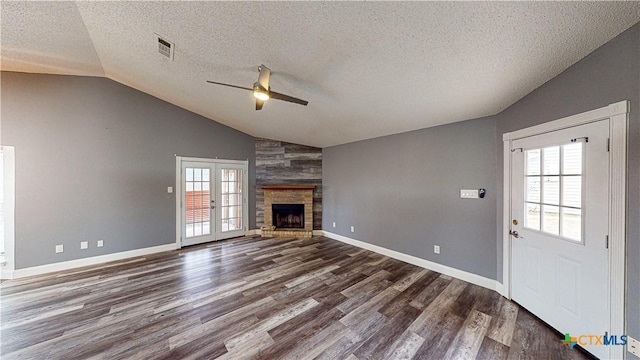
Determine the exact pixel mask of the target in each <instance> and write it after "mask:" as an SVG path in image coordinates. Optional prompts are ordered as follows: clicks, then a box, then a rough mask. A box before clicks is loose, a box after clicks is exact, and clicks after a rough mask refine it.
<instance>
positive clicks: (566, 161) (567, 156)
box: [562, 143, 582, 175]
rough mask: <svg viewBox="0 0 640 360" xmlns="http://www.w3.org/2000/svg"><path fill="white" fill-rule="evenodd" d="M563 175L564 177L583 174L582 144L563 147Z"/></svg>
mask: <svg viewBox="0 0 640 360" xmlns="http://www.w3.org/2000/svg"><path fill="white" fill-rule="evenodd" d="M562 151H563V155H562V173H563V174H564V175H579V174H582V143H573V144H569V145H564V146H562Z"/></svg>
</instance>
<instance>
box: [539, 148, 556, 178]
mask: <svg viewBox="0 0 640 360" xmlns="http://www.w3.org/2000/svg"><path fill="white" fill-rule="evenodd" d="M542 154H543V156H544V160H543V161H544V163H543V164H542V168H543V169H544V174H545V175H559V174H560V146H552V147H548V148H544V149H543V153H542Z"/></svg>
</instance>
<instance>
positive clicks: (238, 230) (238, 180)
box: [179, 159, 248, 246]
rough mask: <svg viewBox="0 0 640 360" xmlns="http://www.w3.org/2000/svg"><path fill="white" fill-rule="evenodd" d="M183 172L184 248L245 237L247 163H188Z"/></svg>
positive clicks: (182, 235)
mask: <svg viewBox="0 0 640 360" xmlns="http://www.w3.org/2000/svg"><path fill="white" fill-rule="evenodd" d="M180 171H181V174H180V175H181V176H180V179H181V180H180V186H179V189H180V197H181V201H180V213H181V214H180V215H181V216H180V227H181V233H180V234H181V235H180V238H181V246H189V245H195V244H201V243H205V242H210V241H215V240H222V239H227V238H231V237H235V236H242V235H244V230H245V227H246V223H247V220H248V209H247V199H246V196H247V192H246V185H247V164H246V162H233V161H219V160H207V159H201V160H200V159H199V160H188V161H186V160H185V161H181V162H180Z"/></svg>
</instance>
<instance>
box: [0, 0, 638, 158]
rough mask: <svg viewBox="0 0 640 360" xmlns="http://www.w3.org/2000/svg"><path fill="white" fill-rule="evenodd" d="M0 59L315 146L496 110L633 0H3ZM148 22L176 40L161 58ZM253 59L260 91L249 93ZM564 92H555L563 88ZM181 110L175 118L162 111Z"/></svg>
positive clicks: (602, 30) (633, 12) (610, 33)
mask: <svg viewBox="0 0 640 360" xmlns="http://www.w3.org/2000/svg"><path fill="white" fill-rule="evenodd" d="M1 6H2V7H1V10H0V11H1V13H0V20H1V30H2V33H1V35H0V40H1V69H2V70H7V71H21V72H34V73H50V74H67V75H87V76H104V77H107V78H110V79H113V80H115V81H118V82H120V83H123V84H126V85H128V86H131V87H133V88H136V89H138V90H141V91H144V92H146V93H148V94H151V95H153V96H156V97H158V98H160V99H163V100H165V101H167V102H170V103H173V104H175V105H177V106H180V107H183V108H185V109H187V110H190V111H193V112H195V113H198V114H200V115H203V116H205V117H207V118H210V119H212V120H215V121H218V122H220V123H223V124H226V125H228V126H231V127H233V128H235V129H238V130H241V131H243V132H246V133H248V134H251V135H254V136H258V137H266V138H272V139H279V140H284V141H289V142H294V143H300V144H306V145H312V146H319V147H326V146H331V145H337V144H342V143H347V142H353V141H357V140H362V139H367V138H373V137H378V136H383V135H389V134H394V133H400V132H405V131H409V130H415V129H420V128H426V127H430V126H435V125H440V124H445V123H451V122H456V121H462V120H468V119H472V118H477V117H481V116H486V115H492V114H496V113H498V112H500V111H502V110H503V109H505V108H506V107H508V106H509V105H511V104H513V103H514V102H516V101H517V100H519V99H520V98H522V97H523V96H524V95H526V94H528V93H529V92H531V91H533V90H534V89H536V88H537V87H538V86H540V85H542V84H543V83H545V82H546V81H548V80H549V79H551V78H553V77H554V76H556V75H557V74H559V73H560V72H562V71H563V70H565V69H566V68H568V67H569V66H571V65H572V64H574V63H575V62H577V61H578V60H580V59H582V58H583V57H584V56H586V55H587V54H589V53H590V52H591V51H593V50H595V49H596V48H598V47H599V46H601V45H602V44H604V43H605V42H607V41H608V40H610V39H612V38H614V37H615V36H616V35H618V34H619V33H621V32H622V31H624V30H626V29H627V28H629V27H630V26H632V25H633V24H635V23H637V22H638V21H640V2H162V1H157V2H146V1H131V2H84V1H77V2H9V1H2V5H1ZM154 34H159V35H160V36H162V37H164V38H166V39H168V40H170V41H172V42H173V43H175V54H174V60H173V61H171V60H169V59H167V58H165V57H163V56H162V55H160V54H159V53H158V46H157V39H156V38H155V35H154ZM260 64H265V65H267V66H269V67H270V68H271V70H272V75H271V87H272V88H273V90H274V91H278V92H282V93H285V94H288V95H292V96H295V97H299V98H302V99H305V100H308V101H309V105H308V106H306V107H304V106H300V105H296V104H291V103H287V102H282V101H275V100H269V101H268V102H267V103H266V104H265V106H264V109H263V110H261V111H255V109H254V99H253V96H252V94H251V93H250V92H248V91H243V90H238V89H233V88H227V87H222V86H215V85H211V84H207V83H206V80H213V81H219V82H226V83H231V84H236V85H240V86H245V87H251V86H252V84H253V83H254V82H255V81H257V78H258V70H257V67H258V65H260ZM567 96H570V94H567ZM176 121H180V119H176Z"/></svg>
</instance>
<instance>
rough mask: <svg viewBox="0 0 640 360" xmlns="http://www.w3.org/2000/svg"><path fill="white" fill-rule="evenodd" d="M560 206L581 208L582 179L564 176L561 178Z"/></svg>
mask: <svg viewBox="0 0 640 360" xmlns="http://www.w3.org/2000/svg"><path fill="white" fill-rule="evenodd" d="M562 205H564V206H572V207H577V208H579V207H581V205H582V177H581V176H565V177H563V178H562Z"/></svg>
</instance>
